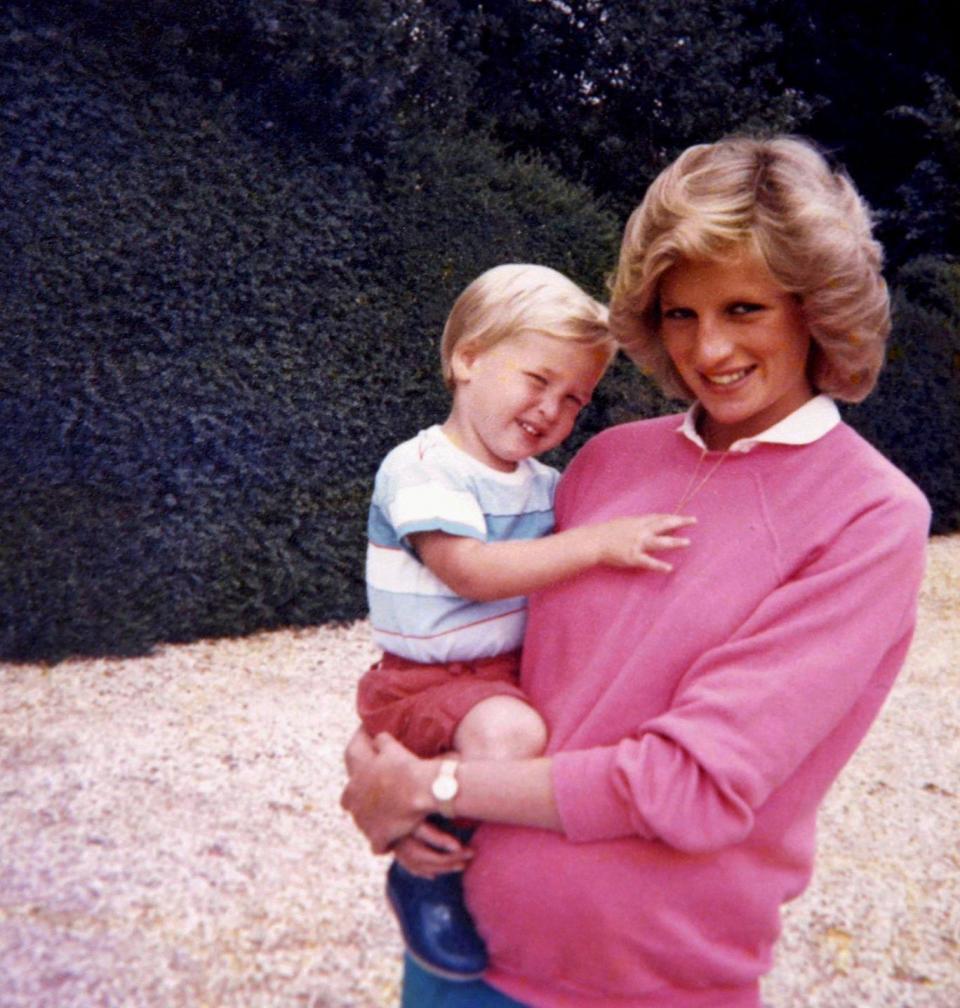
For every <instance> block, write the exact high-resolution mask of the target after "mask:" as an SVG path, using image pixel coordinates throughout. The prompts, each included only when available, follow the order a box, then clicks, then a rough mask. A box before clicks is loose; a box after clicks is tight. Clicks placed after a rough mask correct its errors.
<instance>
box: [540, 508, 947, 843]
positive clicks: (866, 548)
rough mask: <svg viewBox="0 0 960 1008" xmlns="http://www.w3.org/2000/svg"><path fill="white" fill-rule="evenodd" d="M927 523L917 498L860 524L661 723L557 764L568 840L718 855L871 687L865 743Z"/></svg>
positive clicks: (719, 657) (741, 634)
mask: <svg viewBox="0 0 960 1008" xmlns="http://www.w3.org/2000/svg"><path fill="white" fill-rule="evenodd" d="M928 523H929V507H928V506H927V504H926V501H925V500H923V498H922V496H921V495H919V494H916V495H910V496H901V497H898V498H895V499H887V500H884V501H881V502H878V503H877V504H875V506H873V507H872V508H869V509H867V510H866V511H864V512H863V513H861V514H859V515H857V516H856V518H855V519H854V520H852V521H851V522H850V523H849V524H848V525H846V526H845V527H844V528H843V529H842V531H841V532H839V533H838V534H837V535H836V536H835V537H834V539H833V540H832V542H830V543H828V544H827V545H826V546H825V547H824V548H823V549H821V550H820V551H819V552H818V553H817V554H816V555H814V556H813V557H812V558H809V559H808V561H807V563H806V564H805V566H804V567H803V568H802V569H800V570H799V571H797V572H795V573H794V575H793V576H791V577H789V578H788V579H787V580H785V581H784V583H782V584H781V585H780V587H779V588H777V589H776V590H775V591H774V592H772V593H771V594H770V595H769V596H767V597H766V598H765V599H764V600H763V601H762V602H761V603H760V604H759V605H758V606H757V607H756V609H755V610H754V611H753V613H752V614H751V615H750V617H749V618H748V619H747V620H746V621H745V622H744V623H743V625H742V626H741V627H740V628H739V630H738V631H737V632H736V633H735V634H733V635H732V636H731V637H730V639H729V640H727V641H726V642H724V643H723V644H722V645H720V646H719V647H716V648H713V649H711V650H710V651H708V652H707V653H705V654H703V655H702V656H701V657H700V658H699V659H698V660H697V661H696V662H695V663H694V665H693V667H691V668H690V669H689V670H688V672H687V674H686V675H685V676H684V677H683V679H682V681H681V683H680V685H679V687H678V689H677V692H676V694H675V697H674V701H673V703H672V704H671V706H670V708H669V709H668V710H666V711H665V712H664V713H663V714H661V715H659V716H657V717H656V718H654V719H652V720H650V721H649V722H647V723H646V724H644V725H643V726H642V727H641V728H640V730H639V731H638V732H637V733H636V735H634V736H631V737H629V738H626V739H624V740H622V741H621V742H620V743H618V744H617V745H615V746H609V747H598V748H592V749H587V750H578V751H568V752H561V753H557V754H556V755H555V756H554V757H553V770H552V772H553V782H554V788H555V792H556V798H557V803H558V808H559V810H560V816H561V819H562V821H563V825H564V829H565V832H566V834H567V836H568V837H569V838H570V839H571V840H574V841H590V840H601V839H614V838H616V837H623V836H641V837H644V838H647V839H654V838H656V839H659V840H662V841H663V842H665V843H667V844H668V845H670V846H672V847H675V848H678V849H681V850H685V851H691V852H695V851H710V850H717V849H720V848H722V847H725V846H728V845H730V844H734V843H737V842H739V841H741V840H743V839H744V838H745V837H746V836H747V835H748V834H749V833H750V831H751V829H752V827H753V823H754V812H755V810H757V809H758V808H760V806H762V805H763V804H764V803H765V802H766V801H767V799H768V798H769V797H770V796H771V794H772V793H773V792H774V791H776V789H777V788H778V787H780V786H781V785H782V784H783V783H784V782H785V781H786V780H788V779H789V778H790V777H791V775H793V774H795V773H797V772H798V770H799V768H800V767H801V766H802V764H803V763H804V761H805V760H807V759H808V757H810V755H811V754H812V753H813V752H814V750H816V749H817V748H818V747H820V746H821V745H823V744H824V743H825V742H826V741H827V740H828V738H829V736H831V734H832V733H833V732H835V731H836V730H837V729H838V728H839V727H840V726H841V725H842V724H843V722H844V721H845V719H847V718H848V717H852V716H854V714H853V712H854V710H855V708H857V705H858V703H859V701H860V700H861V699H862V698H863V696H864V695H865V694H866V693H867V691H871V690H877V691H879V694H878V695H877V696H876V697H875V699H876V703H875V704H872V705H871V704H867V705H866V709H867V710H868V711H869V714H867V715H863V724H862V725H859V726H858V728H859V737H862V735H863V734H864V733H865V732H866V730H867V728H868V727H869V723H870V720H872V717H873V716H874V715H875V713H876V710H877V709H879V706H880V703H881V702H882V699H883V696H885V694H886V692H887V691H888V690H889V688H890V686H891V685H892V682H893V680H894V678H895V676H896V674H897V672H898V671H899V669H900V667H901V665H902V664H903V661H904V658H905V656H906V653H907V649H908V647H909V644H910V640H911V637H912V634H913V629H914V625H915V620H916V604H917V596H918V593H919V588H920V583H921V579H922V574H923V563H924V556H925V547H926V537H927V529H928ZM856 716H861V715H856ZM859 737H858V739H859ZM841 765H842V759H841V760H839V761H838V764H837V766H836V771H838V770H839V767H840V766H841Z"/></svg>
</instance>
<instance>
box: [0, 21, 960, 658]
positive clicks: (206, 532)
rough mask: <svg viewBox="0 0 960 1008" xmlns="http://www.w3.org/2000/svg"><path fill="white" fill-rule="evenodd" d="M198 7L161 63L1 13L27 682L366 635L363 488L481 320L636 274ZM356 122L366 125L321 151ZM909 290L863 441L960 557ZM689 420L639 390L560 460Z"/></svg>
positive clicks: (5, 416)
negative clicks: (198, 649) (352, 627)
mask: <svg viewBox="0 0 960 1008" xmlns="http://www.w3.org/2000/svg"><path fill="white" fill-rule="evenodd" d="M202 6H204V10H203V11H200V13H198V15H197V24H195V25H191V24H187V25H186V27H184V26H183V25H181V26H179V27H177V28H176V30H174V29H173V28H168V29H164V30H162V31H160V32H159V34H157V35H151V34H149V33H148V32H146V29H145V28H144V27H143V24H142V23H141V22H136V23H135V25H134V26H135V27H137V26H139V27H137V30H138V31H139V32H140V35H139V36H138V35H136V33H134V35H133V36H131V35H130V34H129V32H128V33H126V34H125V33H124V32H123V31H120V30H119V29H118V28H116V26H115V25H113V21H112V20H111V18H112V17H114V15H115V17H116V18H119V17H120V16H121V13H122V10H123V9H125V8H124V5H118V4H112V3H107V2H103V3H92V2H91V3H87V4H85V5H78V8H77V9H80V8H81V7H82V8H83V9H84V10H87V11H88V12H92V14H91V18H92V20H90V21H89V23H88V22H83V23H81V21H79V20H76V19H74V20H72V21H71V20H69V19H66V20H64V19H63V18H62V17H61V18H60V19H59V20H57V19H56V18H54V16H53V14H49V15H48V16H46V15H44V16H41V14H36V13H35V14H33V15H28V14H27V13H25V11H26V8H23V7H21V8H8V9H6V10H5V11H3V12H0V46H2V61H0V130H2V136H0V141H2V142H0V159H2V164H3V171H4V188H3V197H2V202H0V234H2V236H3V240H4V249H5V252H6V254H5V255H4V258H3V261H2V265H0V270H2V273H0V282H2V294H3V296H2V297H0V332H2V343H0V432H2V435H3V436H2V437H0V620H2V629H0V655H2V656H3V657H5V658H10V659H24V660H26V659H48V660H54V659H57V658H59V657H62V656H65V655H69V654H92V653H110V652H113V653H137V652H142V651H144V650H146V649H148V648H149V647H150V646H151V645H152V644H154V643H155V642H158V641H179V640H189V639H194V638H197V637H201V636H212V635H234V634H241V633H247V632H251V631H254V630H257V629H261V628H267V627H277V626H284V625H308V624H313V623H318V622H323V621H328V620H334V619H346V618H353V617H356V616H359V615H362V613H363V612H364V610H365V599H364V593H363V584H362V568H363V549H364V528H365V518H366V502H367V497H368V493H369V487H370V481H371V478H372V475H373V472H374V470H375V468H376V465H377V463H378V461H379V459H380V457H381V456H382V455H383V453H384V452H385V451H386V450H387V449H388V448H389V447H390V446H392V445H393V444H395V443H396V442H398V441H399V440H402V439H403V438H405V437H408V436H409V435H411V434H412V433H413V432H415V431H416V430H417V429H419V428H420V427H423V426H425V425H427V424H429V423H431V422H433V421H435V420H437V419H440V418H442V416H443V415H444V411H445V410H446V408H447V398H446V393H445V392H444V390H443V388H442V386H441V383H440V380H439V368H438V363H437V343H438V340H439V335H440V330H441V327H442V323H443V319H444V317H445V315H446V312H447V310H448V308H449V305H450V303H451V301H452V300H453V298H454V296H455V295H456V293H457V292H458V291H459V290H460V289H461V288H462V287H463V285H464V284H465V283H466V282H468V281H469V280H470V279H472V278H473V277H474V276H475V275H477V274H478V273H479V272H481V271H482V270H484V269H486V268H488V267H489V266H492V265H495V264H496V263H498V262H504V261H511V260H512V261H523V260H526V261H537V262H543V263H546V264H548V265H552V266H555V267H556V268H558V269H561V270H563V271H565V272H567V273H568V274H570V275H571V276H573V277H574V278H575V279H576V280H578V281H579V282H581V283H582V284H584V285H585V286H586V287H587V288H588V289H591V290H592V291H593V292H594V293H598V294H599V293H602V278H603V275H604V273H605V271H606V270H607V269H609V267H610V265H611V263H612V259H613V254H614V249H615V243H616V238H617V231H618V222H617V221H616V220H614V219H613V218H612V217H611V215H610V214H609V213H607V212H606V211H605V210H604V209H603V208H602V207H600V206H598V204H597V203H596V202H595V201H594V200H593V199H592V198H591V196H590V193H589V192H588V191H587V190H586V189H585V188H583V187H582V186H580V185H575V184H572V183H569V182H566V181H564V180H563V179H561V178H560V177H558V176H557V175H556V174H555V173H554V172H552V171H551V170H549V169H548V168H547V167H546V166H544V165H543V164H540V163H538V162H537V161H535V160H516V159H511V158H509V157H506V156H505V155H504V154H503V152H502V150H500V149H499V148H497V147H496V146H495V145H493V144H492V143H491V142H489V141H488V140H486V139H485V138H484V137H482V136H475V135H469V134H467V135H465V134H463V133H452V134H451V133H446V132H443V131H438V130H436V129H432V128H429V129H428V128H424V127H423V124H421V125H420V127H418V128H416V129H413V128H410V129H409V130H407V126H406V125H405V120H404V119H403V117H402V116H401V117H395V118H394V119H393V120H392V121H391V122H390V123H385V122H382V121H380V120H379V119H378V118H377V117H378V116H379V115H380V114H381V112H382V109H381V108H380V106H379V105H378V103H377V101H376V100H375V98H376V94H375V92H376V90H377V89H376V88H374V87H372V85H371V86H370V87H366V88H360V90H359V91H358V92H355V91H352V90H350V89H348V92H349V94H348V95H347V98H348V99H349V100H348V101H347V104H346V106H344V107H342V108H339V111H337V110H335V109H334V110H332V106H331V108H327V109H324V108H322V107H318V108H314V105H313V102H314V100H315V99H316V100H321V99H322V98H323V95H320V96H319V98H318V93H317V92H310V94H309V95H308V97H309V98H310V101H306V99H304V98H303V96H302V95H301V99H302V100H301V102H300V104H298V103H297V102H296V101H294V100H293V99H292V98H291V93H292V92H291V88H292V86H293V85H292V84H291V79H293V78H291V77H290V71H289V67H283V68H280V70H277V71H276V73H277V74H278V75H279V76H278V77H277V78H276V80H273V81H272V83H271V76H270V75H271V73H273V72H274V69H272V68H271V65H270V63H269V60H268V59H267V57H266V56H265V55H264V53H263V52H260V50H257V49H256V47H254V49H255V50H256V52H258V53H259V57H258V58H260V57H262V58H261V59H260V62H259V63H257V61H256V60H252V59H248V60H246V61H245V60H244V59H241V58H240V56H241V55H242V53H243V49H242V47H240V48H238V49H236V50H232V51H230V52H224V53H220V50H219V49H217V48H216V46H214V50H215V51H213V54H212V55H211V53H210V52H207V53H204V52H203V51H201V50H200V49H198V48H197V47H198V46H199V45H200V43H201V42H202V40H203V34H204V33H203V30H202V25H203V22H204V18H206V17H209V16H210V11H211V10H214V9H215V10H216V11H219V12H220V13H219V14H218V15H217V16H218V17H220V19H221V20H220V22H218V23H220V24H221V29H220V31H221V34H220V35H219V36H218V39H219V41H218V42H217V45H221V44H222V42H223V37H224V33H228V31H227V30H228V29H229V28H230V26H231V25H232V24H233V23H234V22H233V21H232V20H231V18H232V17H233V14H232V13H231V11H232V9H233V7H232V5H231V4H229V3H208V4H206V5H202ZM161 7H162V5H161ZM175 7H177V8H178V5H176V4H173V5H171V9H173V8H175ZM207 8H209V10H207ZM59 9H60V8H59V5H56V4H47V5H38V7H37V8H36V10H37V11H43V10H46V11H48V12H51V11H56V10H59ZM178 9H179V8H178ZM198 9H199V8H198ZM338 9H339V8H338ZM93 15H97V16H101V15H102V17H101V20H104V24H103V25H99V24H98V23H97V21H96V18H95V17H93ZM338 16H340V15H338ZM343 23H346V22H343ZM338 24H339V25H340V27H342V23H341V22H338ZM112 25H113V27H111V26H112ZM91 26H92V27H91ZM224 26H225V27H224ZM148 27H149V26H148ZM94 29H96V30H94ZM191 33H192V34H191ZM104 40H107V41H104ZM261 43H262V39H261ZM178 47H180V48H182V49H183V51H184V55H183V58H182V59H181V58H180V56H179V53H180V48H178ZM264 52H266V53H267V55H269V47H267V49H266V50H264ZM218 54H219V55H218ZM238 54H240V55H238ZM248 55H249V54H248ZM307 55H309V54H307ZM304 58H306V57H304ZM211 66H213V67H214V69H216V70H217V72H218V73H221V74H222V76H221V77H217V76H211V73H212V71H211ZM281 71H282V72H281ZM298 72H299V71H298ZM283 74H286V75H287V76H286V77H284V76H283ZM295 76H296V75H294V77H295ZM278 82H279V83H278ZM294 83H295V80H294ZM328 83H329V81H328ZM368 83H369V82H368ZM331 87H333V85H331ZM295 97H296V94H295V93H294V98H295ZM340 97H341V98H343V94H342V93H341V95H340ZM354 98H355V99H356V101H355V104H354V105H352V106H351V105H350V101H352V100H353V99H354ZM344 108H352V109H353V113H351V114H355V115H356V121H354V120H350V121H349V122H341V123H340V126H339V127H338V128H337V130H334V131H333V133H328V132H325V127H324V124H325V123H329V122H331V121H332V120H333V119H335V118H336V116H337V115H340V114H341V113H343V111H344ZM306 109H313V112H312V117H311V116H308V115H306V111H305V110H306ZM335 112H336V115H335V114H334V113H335ZM364 117H367V118H366V119H364ZM358 151H359V152H360V153H359V154H358V153H357V152H358ZM897 290H898V293H897V328H896V334H895V339H894V341H893V344H892V351H891V361H890V366H889V367H888V369H887V371H886V373H885V375H884V378H883V381H882V383H881V386H880V389H879V391H878V393H877V394H876V395H875V396H874V397H873V398H871V399H870V400H868V401H867V403H866V404H864V405H863V406H861V407H857V408H856V409H852V410H850V411H849V416H850V418H851V420H852V421H853V422H854V423H855V424H856V425H857V426H859V427H860V428H861V429H863V430H864V431H865V433H867V434H868V436H870V437H871V438H872V439H873V440H874V441H875V442H876V443H877V444H878V445H879V446H880V447H881V448H882V449H883V450H884V451H886V452H887V453H888V454H889V455H890V456H891V457H893V458H894V459H895V461H897V462H898V463H899V464H900V465H902V466H903V468H905V469H906V470H907V471H908V472H909V473H910V474H911V475H912V476H913V477H914V478H915V479H916V480H917V482H919V483H920V485H921V486H923V488H924V489H925V490H926V491H927V493H928V494H929V495H930V497H931V499H932V500H933V502H934V505H935V508H936V511H937V517H936V526H935V527H936V529H937V530H940V531H945V530H948V529H954V528H957V527H958V525H960V506H958V501H960V465H958V461H960V460H958V458H957V451H958V445H960V432H958V430H957V410H958V402H960V396H958V389H957V381H958V379H957V376H958V371H960V365H958V353H960V348H958V345H957V332H958V325H957V321H958V307H957V306H958V305H960V294H958V290H957V273H956V267H954V266H951V265H950V264H949V263H947V262H946V261H944V260H920V261H917V262H916V263H913V264H910V266H909V267H908V268H906V269H905V270H904V271H903V274H902V276H901V278H900V282H899V284H898V288H897ZM667 406H668V404H667V403H666V402H665V401H664V400H663V399H662V398H661V397H659V396H658V394H657V393H656V392H655V391H654V390H653V389H652V388H650V387H649V385H647V384H645V383H644V382H643V381H642V380H641V379H639V378H638V377H637V376H636V375H635V374H634V373H633V372H632V369H631V368H630V367H629V366H628V365H626V364H625V363H623V362H620V363H619V364H618V366H617V367H616V368H615V369H614V371H613V372H612V373H611V375H610V376H608V378H607V379H605V381H604V383H603V385H602V386H601V388H600V390H599V391H598V395H597V397H596V402H595V404H594V406H592V407H591V409H590V410H589V412H588V415H587V416H586V417H584V419H583V422H582V424H581V426H580V431H579V434H578V436H577V437H576V438H575V439H573V441H572V442H571V444H570V445H569V446H568V447H567V449H566V451H564V452H561V453H559V454H558V455H557V456H556V457H555V458H554V461H556V462H559V463H561V464H562V463H563V461H564V460H565V459H566V458H567V457H569V454H570V451H572V450H573V449H574V448H575V447H576V446H577V444H579V443H580V442H581V441H582V440H583V438H584V437H586V436H587V435H588V434H589V433H590V432H592V431H595V430H597V429H599V428H600V427H602V426H605V425H607V424H609V423H611V422H616V421H621V420H625V419H628V418H630V417H632V416H635V415H649V414H652V413H655V412H659V411H662V410H663V409H665V408H667Z"/></svg>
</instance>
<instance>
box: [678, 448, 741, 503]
mask: <svg viewBox="0 0 960 1008" xmlns="http://www.w3.org/2000/svg"><path fill="white" fill-rule="evenodd" d="M728 454H729V452H721V453H720V458H718V459H717V461H716V462H714V463H713V465H712V466H711V467H710V468H709V469H708V470H707V471H706V473H704V475H703V477H702V478H701V480H700V482H699V483H697V482H696V480H697V474H698V473H699V472H700V466H701V465H702V464H703V460H704V459H705V458H706V457H707V449H706V448H704V449H703V450H702V451H701V452H700V458H698V459H697V464H696V465H695V466H694V469H693V475H692V476H691V477H690V482H689V483H688V484H687V488H686V490H684V491H683V493H682V494H681V495H680V500H678V501H677V506H676V507H675V508H674V509H673V513H674V514H680V509H681V508H683V507H685V506H686V505H687V504H689V503H690V501H692V500H693V498H694V497H696V496H697V494H698V493H700V491H701V490H702V489H703V488H704V486H705V484H706V482H707V480H709V479H710V477H711V476H713V474H714V473H715V472H716V471H717V470H718V469H719V468H720V466H721V465H723V460H724V459H725V458H726V457H727V455H728Z"/></svg>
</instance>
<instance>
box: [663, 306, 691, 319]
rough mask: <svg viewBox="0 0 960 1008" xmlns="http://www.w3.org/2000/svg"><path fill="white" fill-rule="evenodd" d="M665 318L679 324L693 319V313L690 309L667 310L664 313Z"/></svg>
mask: <svg viewBox="0 0 960 1008" xmlns="http://www.w3.org/2000/svg"><path fill="white" fill-rule="evenodd" d="M663 317H664V318H665V319H669V320H670V321H671V322H679V321H681V320H683V319H689V318H693V311H692V309H690V308H667V309H666V310H665V311H664V312H663Z"/></svg>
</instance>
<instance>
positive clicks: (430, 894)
mask: <svg viewBox="0 0 960 1008" xmlns="http://www.w3.org/2000/svg"><path fill="white" fill-rule="evenodd" d="M387 899H388V900H389V901H390V905H391V906H392V907H393V911H394V913H395V914H396V915H397V920H398V921H399V922H400V930H401V931H402V932H403V940H404V941H405V942H406V945H407V950H408V951H409V953H410V955H411V956H412V957H413V958H414V959H415V960H416V961H417V963H418V964H419V965H420V966H422V967H423V968H424V969H425V970H427V971H428V972H430V973H435V974H437V976H441V977H443V978H444V979H446V980H476V979H478V978H479V977H481V976H482V975H483V972H484V970H485V969H486V968H487V950H486V948H485V947H484V944H483V941H482V940H481V938H480V936H479V935H478V934H477V932H476V929H475V928H474V926H473V921H472V920H471V919H470V914H469V913H468V912H467V908H466V905H465V904H464V902H463V875H462V873H461V872H451V873H449V874H447V875H440V876H438V877H437V878H435V879H425V878H420V876H419V875H412V874H411V873H410V872H408V871H407V870H406V869H405V868H403V867H402V866H401V865H399V864H397V862H396V861H394V862H393V864H392V865H391V866H390V870H389V871H388V872H387Z"/></svg>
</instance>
